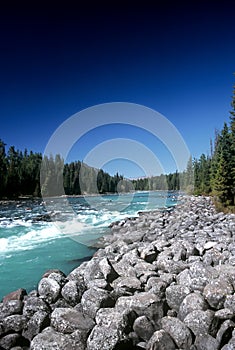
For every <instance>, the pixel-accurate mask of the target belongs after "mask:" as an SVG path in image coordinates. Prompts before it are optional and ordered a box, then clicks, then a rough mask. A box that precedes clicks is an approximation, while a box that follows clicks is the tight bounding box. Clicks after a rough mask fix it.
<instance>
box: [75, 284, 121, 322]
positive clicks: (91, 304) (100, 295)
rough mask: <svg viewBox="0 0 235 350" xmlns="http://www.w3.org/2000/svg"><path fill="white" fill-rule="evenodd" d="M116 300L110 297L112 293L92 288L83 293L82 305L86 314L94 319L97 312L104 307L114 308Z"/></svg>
mask: <svg viewBox="0 0 235 350" xmlns="http://www.w3.org/2000/svg"><path fill="white" fill-rule="evenodd" d="M114 304H115V300H114V299H113V298H112V297H111V296H110V293H109V292H108V291H106V290H104V289H100V288H90V289H88V290H87V291H85V292H84V293H83V296H82V299H81V305H82V308H83V310H84V313H85V314H87V315H88V316H90V317H91V318H94V317H95V315H96V312H97V311H98V310H99V309H100V308H103V307H112V306H114Z"/></svg>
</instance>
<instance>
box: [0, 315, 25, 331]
mask: <svg viewBox="0 0 235 350" xmlns="http://www.w3.org/2000/svg"><path fill="white" fill-rule="evenodd" d="M26 323H27V318H26V317H25V316H24V315H11V316H7V317H6V318H5V319H4V320H3V321H2V325H3V329H4V332H5V333H8V332H20V331H22V330H23V328H24V327H25V326H26Z"/></svg>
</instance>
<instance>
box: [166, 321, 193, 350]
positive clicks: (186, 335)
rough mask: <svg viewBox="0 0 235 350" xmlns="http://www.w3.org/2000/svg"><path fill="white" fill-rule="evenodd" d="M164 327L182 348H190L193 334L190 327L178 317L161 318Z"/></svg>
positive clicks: (186, 349)
mask: <svg viewBox="0 0 235 350" xmlns="http://www.w3.org/2000/svg"><path fill="white" fill-rule="evenodd" d="M161 324H162V328H163V329H164V331H166V332H167V333H169V334H170V336H171V337H172V339H173V340H174V342H175V343H176V345H177V346H178V347H179V348H180V349H185V350H188V349H190V346H191V345H192V341H193V340H192V335H191V332H190V330H189V329H188V327H186V325H185V324H184V323H183V322H181V321H180V320H179V319H178V318H176V317H170V316H166V317H163V318H162V320H161Z"/></svg>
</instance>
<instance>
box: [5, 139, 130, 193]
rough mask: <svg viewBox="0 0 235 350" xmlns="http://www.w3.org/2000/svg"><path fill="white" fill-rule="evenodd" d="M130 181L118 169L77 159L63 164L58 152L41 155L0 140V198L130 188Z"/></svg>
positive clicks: (114, 190)
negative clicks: (106, 169)
mask: <svg viewBox="0 0 235 350" xmlns="http://www.w3.org/2000/svg"><path fill="white" fill-rule="evenodd" d="M131 189H132V186H131V184H130V181H128V180H126V179H124V177H123V176H122V175H119V174H118V173H117V174H116V175H115V176H111V175H109V174H108V173H106V172H104V171H103V170H99V169H95V168H92V167H89V166H88V165H86V164H84V163H82V162H80V161H77V162H71V163H69V164H64V160H63V158H62V157H61V156H60V155H56V156H55V157H52V156H50V157H47V156H44V157H42V154H41V153H33V152H32V151H30V152H28V150H25V151H24V152H22V151H19V150H16V149H15V147H14V146H11V147H10V148H9V150H8V152H6V144H5V143H4V142H3V141H2V140H0V198H18V197H20V196H33V197H41V196H60V195H63V194H66V195H81V194H99V193H100V194H104V193H109V192H110V193H115V192H129V191H130V190H131Z"/></svg>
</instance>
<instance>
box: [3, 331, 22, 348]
mask: <svg viewBox="0 0 235 350" xmlns="http://www.w3.org/2000/svg"><path fill="white" fill-rule="evenodd" d="M19 340H20V334H19V333H10V334H7V335H5V336H4V337H2V338H1V339H0V349H4V350H10V349H11V348H13V347H14V346H16V345H17V342H18V341H19Z"/></svg>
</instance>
